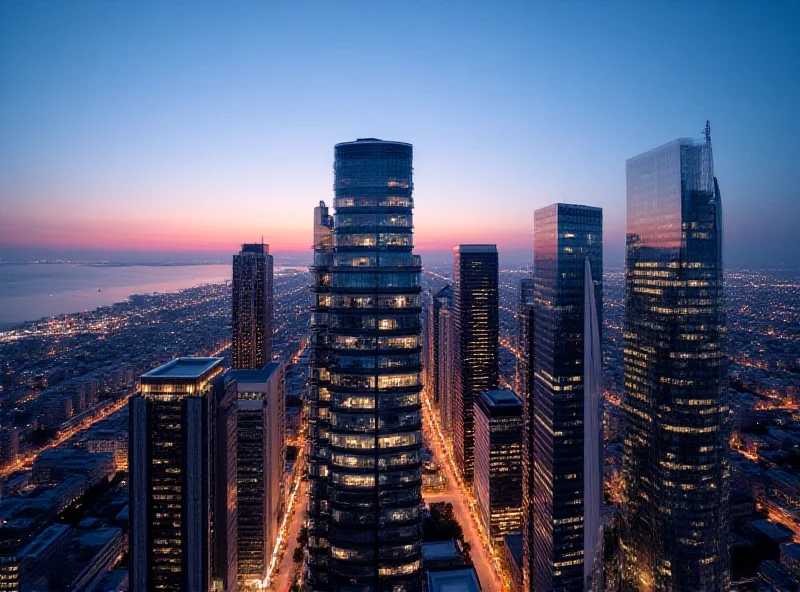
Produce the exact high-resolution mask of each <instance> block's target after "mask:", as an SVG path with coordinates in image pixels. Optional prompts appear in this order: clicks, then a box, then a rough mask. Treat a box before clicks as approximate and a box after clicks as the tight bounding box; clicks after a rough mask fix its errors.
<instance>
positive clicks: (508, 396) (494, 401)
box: [480, 389, 522, 407]
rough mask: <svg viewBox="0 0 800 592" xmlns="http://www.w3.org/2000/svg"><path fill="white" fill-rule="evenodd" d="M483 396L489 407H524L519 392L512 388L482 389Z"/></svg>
mask: <svg viewBox="0 0 800 592" xmlns="http://www.w3.org/2000/svg"><path fill="white" fill-rule="evenodd" d="M480 395H481V398H482V399H483V401H484V403H485V404H486V405H487V406H489V407H513V406H518V407H522V401H520V398H519V397H518V396H517V393H515V392H514V391H512V390H510V389H496V390H493V391H482V392H481V394H480Z"/></svg>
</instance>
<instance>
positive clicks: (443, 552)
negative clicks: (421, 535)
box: [422, 540, 461, 561]
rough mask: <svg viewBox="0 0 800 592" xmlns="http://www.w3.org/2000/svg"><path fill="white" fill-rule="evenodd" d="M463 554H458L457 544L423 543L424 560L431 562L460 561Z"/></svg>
mask: <svg viewBox="0 0 800 592" xmlns="http://www.w3.org/2000/svg"><path fill="white" fill-rule="evenodd" d="M459 557H461V554H460V553H459V552H458V548H457V547H456V542H455V541H454V540H450V541H436V542H433V543H422V560H423V561H431V560H436V559H451V558H452V559H458V558H459Z"/></svg>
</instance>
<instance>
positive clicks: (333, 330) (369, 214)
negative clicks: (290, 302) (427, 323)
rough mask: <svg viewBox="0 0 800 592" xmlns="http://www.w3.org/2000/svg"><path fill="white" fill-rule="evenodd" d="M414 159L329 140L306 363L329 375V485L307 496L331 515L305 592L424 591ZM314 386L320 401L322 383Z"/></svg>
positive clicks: (394, 145) (402, 151) (386, 146)
mask: <svg viewBox="0 0 800 592" xmlns="http://www.w3.org/2000/svg"><path fill="white" fill-rule="evenodd" d="M411 163H412V147H411V145H410V144H404V143H400V142H385V141H382V140H376V139H373V138H368V139H361V140H357V141H355V142H346V143H343V144H337V145H336V147H335V160H334V176H335V179H334V189H335V202H334V205H335V207H336V213H335V216H334V247H333V252H332V259H331V264H330V266H329V271H328V272H318V273H317V281H318V282H321V283H323V284H324V283H326V282H328V281H329V282H330V292H329V294H330V300H329V302H330V307H329V308H327V310H326V311H324V315H325V320H324V322H325V323H327V329H325V330H324V331H322V333H323V334H325V333H326V334H327V336H328V338H329V339H330V350H329V357H328V359H327V360H326V361H322V360H320V361H321V363H322V364H323V365H325V367H322V368H315V367H312V380H322V379H323V377H325V378H327V377H328V376H329V379H330V382H329V384H327V385H326V386H325V387H324V388H326V389H327V391H328V393H327V394H329V397H330V401H329V407H328V410H327V415H328V425H326V426H324V428H323V427H320V429H319V437H318V439H317V441H316V445H317V446H324V447H325V448H324V450H323V451H322V453H323V454H322V456H324V458H325V459H327V464H324V465H322V466H320V467H319V469H317V470H318V471H319V472H320V474H325V475H327V487H326V489H327V492H324V488H322V487H320V488H316V487H314V488H313V493H312V499H311V501H310V504H311V506H312V507H313V506H315V505H316V504H319V505H320V506H321V507H322V508H323V509H325V511H326V512H327V522H328V524H327V540H328V543H329V553H330V555H329V557H327V566H326V567H321V565H322V563H321V562H319V561H315V563H314V565H313V566H311V565H309V567H308V570H307V573H306V585H307V587H308V588H309V589H312V590H345V589H347V590H358V591H359V592H362V591H363V592H367V591H374V592H378V591H387V592H388V591H392V592H401V591H409V592H410V591H417V590H420V588H421V543H422V515H421V496H420V486H421V476H420V462H421V461H420V452H419V450H420V446H421V433H420V430H421V421H422V419H421V405H420V391H421V388H422V386H421V382H420V372H421V359H420V356H421V343H420V337H421V335H420V332H421V327H420V317H421V301H420V299H421V288H420V271H421V260H420V258H419V256H417V255H414V254H413V253H412V249H413V235H412V213H411V212H412V208H413V201H412V197H411V193H412V189H413V185H412V164H411ZM321 259H322V261H321V262H322V263H323V266H325V257H324V256H323V257H322V258H321ZM319 288H320V287H319V286H318V287H316V288H315V289H316V290H319ZM325 293H327V291H326V290H325V291H321V292H320V291H318V295H320V294H325ZM315 314H316V312H315ZM320 320H321V319H320ZM314 322H315V323H316V322H317V320H316V319H315V321H314ZM315 330H316V329H315ZM315 375H317V376H316V377H315ZM314 388H317V389H318V393H317V395H318V398H320V399H321V398H322V396H323V395H322V388H323V387H322V386H320V385H319V383H318V384H317V385H316V386H312V389H314ZM314 404H315V403H314V402H313V401H312V405H314ZM323 430H324V431H323ZM325 432H327V433H325ZM323 436H327V442H325V438H323ZM312 454H315V453H314V452H313V451H312ZM320 495H322V496H324V497H325V499H319V497H318V496H320ZM312 520H316V518H315V517H310V521H312ZM319 570H323V571H324V572H325V573H324V574H319V573H314V572H315V571H317V572H318V571H319Z"/></svg>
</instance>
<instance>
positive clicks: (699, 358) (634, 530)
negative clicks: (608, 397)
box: [621, 125, 730, 591]
mask: <svg viewBox="0 0 800 592" xmlns="http://www.w3.org/2000/svg"><path fill="white" fill-rule="evenodd" d="M704 136H705V137H704V138H702V139H700V140H691V139H686V138H683V139H679V140H675V141H673V142H670V143H668V144H665V145H663V146H661V147H659V148H655V149H654V150H651V151H650V152H646V153H645V154H642V155H640V156H637V157H634V158H631V159H630V160H628V161H627V163H626V170H627V200H628V230H627V240H626V242H627V253H626V263H625V344H624V361H625V392H624V397H623V417H624V419H625V433H626V436H625V452H624V465H623V466H624V475H625V482H626V486H627V491H626V505H625V508H624V513H623V516H624V523H623V526H624V527H623V529H622V543H621V546H622V551H623V578H624V581H623V586H624V588H625V589H626V590H647V589H656V590H664V591H673V590H711V591H715V590H727V589H728V588H729V584H730V562H729V557H728V517H727V504H728V472H729V467H728V462H729V461H728V454H729V451H728V440H727V417H728V401H727V364H728V358H727V355H726V351H725V313H724V308H723V301H722V283H723V282H722V271H723V268H722V203H721V200H720V193H719V187H718V185H717V180H716V178H715V177H714V164H713V157H712V152H711V132H710V129H709V126H708V125H706V129H705V134H704Z"/></svg>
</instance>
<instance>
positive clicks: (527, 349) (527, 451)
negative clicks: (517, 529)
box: [517, 278, 535, 592]
mask: <svg viewBox="0 0 800 592" xmlns="http://www.w3.org/2000/svg"><path fill="white" fill-rule="evenodd" d="M533 296H534V294H533V278H524V279H522V280H521V281H520V295H519V298H520V301H519V308H518V312H517V314H518V315H519V316H518V318H517V331H518V332H517V382H518V383H519V389H520V391H519V396H520V399H521V400H522V555H523V564H522V582H523V588H522V589H523V590H525V591H526V592H527V591H529V590H530V589H531V577H532V574H533V545H534V541H533V456H532V455H533V354H534V350H533V347H534V342H535V339H534V335H535V333H534V329H535V327H534V319H535V312H534V311H535V307H534V304H533Z"/></svg>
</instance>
